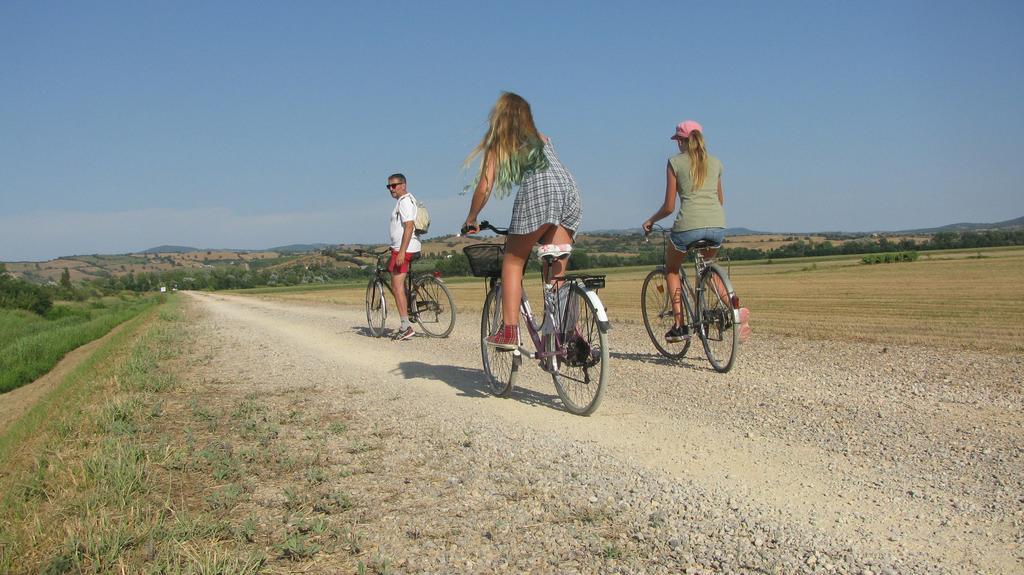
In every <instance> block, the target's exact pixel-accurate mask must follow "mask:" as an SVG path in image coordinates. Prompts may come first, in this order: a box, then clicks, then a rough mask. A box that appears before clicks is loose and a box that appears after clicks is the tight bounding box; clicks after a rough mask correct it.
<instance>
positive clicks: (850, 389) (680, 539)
mask: <svg viewBox="0 0 1024 575" xmlns="http://www.w3.org/2000/svg"><path fill="white" fill-rule="evenodd" d="M188 298H189V301H190V305H191V306H192V307H193V309H194V310H195V311H197V312H198V313H197V314H195V316H194V317H197V318H198V320H197V324H196V326H195V328H196V330H197V331H196V333H197V334H198V338H199V340H198V341H199V342H200V343H201V344H202V345H204V346H208V349H209V352H210V353H211V354H212V356H213V358H214V361H213V362H212V363H211V364H210V365H209V366H208V367H207V368H206V369H208V370H209V373H208V374H207V375H208V377H210V378H211V379H217V380H219V381H221V382H224V381H228V382H231V383H232V384H234V385H237V386H238V388H239V389H240V390H244V391H246V392H249V393H267V394H273V393H277V392H281V391H283V390H288V389H293V388H296V387H302V388H303V389H305V390H306V393H307V394H308V395H309V400H310V405H311V406H315V408H316V409H322V410H324V411H330V410H337V409H359V410H360V411H361V412H363V413H369V414H372V416H373V417H377V418H379V419H380V421H381V425H382V426H384V427H393V428H395V429H398V430H400V434H401V436H402V437H403V438H404V441H394V442H390V443H389V444H388V449H389V450H394V451H396V453H393V454H392V456H394V457H400V456H405V457H409V458H419V460H420V461H421V463H423V464H424V465H426V466H428V467H431V468H434V469H437V470H439V471H438V473H441V474H442V475H445V476H446V477H448V479H447V483H448V487H450V488H451V489H447V490H445V489H438V490H437V492H436V493H434V494H433V495H432V496H431V498H428V499H429V501H427V502H426V503H424V501H423V500H422V497H426V496H425V495H424V494H423V492H419V493H417V494H413V493H410V492H409V491H408V487H406V491H405V492H403V491H402V490H401V487H400V486H399V487H395V490H396V491H395V493H392V496H391V497H390V498H389V500H388V501H389V508H388V509H389V511H388V513H389V514H390V515H388V514H385V515H388V516H389V517H392V519H394V523H395V525H399V524H400V525H405V526H406V527H403V528H398V527H394V526H393V525H392V524H391V523H392V522H390V521H389V522H383V523H381V524H380V527H379V533H378V536H379V537H381V538H385V539H386V538H387V537H389V535H388V534H389V533H393V534H397V535H394V537H396V538H401V535H400V534H401V533H403V532H404V533H406V534H408V533H409V530H408V529H409V528H408V527H407V526H408V525H409V524H411V523H415V522H427V523H423V525H426V526H429V525H431V524H430V523H429V522H430V521H434V522H446V521H447V522H448V523H449V524H450V523H452V522H458V523H459V524H460V525H465V526H469V527H467V528H466V529H465V530H463V531H462V532H461V533H468V532H470V531H471V530H472V526H473V525H474V524H479V525H481V527H480V528H479V529H477V530H476V531H475V532H474V535H473V536H472V538H470V539H471V540H467V541H462V538H461V537H460V538H459V539H460V540H459V541H458V542H451V541H449V542H448V543H447V544H440V545H435V544H433V543H431V544H429V545H428V544H427V543H426V542H423V540H421V539H419V538H412V536H411V535H409V536H408V538H407V539H405V540H403V541H401V542H396V545H395V550H394V551H393V553H395V554H398V555H401V554H402V553H403V552H404V553H406V554H407V555H409V557H407V558H406V561H405V562H404V563H400V564H401V565H404V566H405V569H407V570H409V571H417V570H432V571H438V570H446V567H447V568H448V569H450V568H451V566H452V565H463V566H468V567H466V568H465V569H464V570H466V571H477V570H482V571H489V570H500V567H504V568H505V569H511V570H523V569H525V567H529V568H530V569H534V570H539V571H545V570H552V571H573V570H579V571H581V572H588V569H587V566H586V561H585V560H583V559H580V556H579V555H578V554H577V555H575V556H564V557H563V556H559V557H560V559H559V562H558V563H557V568H556V567H553V566H552V565H553V564H552V563H551V561H552V560H551V559H550V557H551V554H552V553H557V550H558V549H559V547H561V548H567V547H573V546H574V545H576V546H577V547H580V548H582V547H585V546H586V545H592V543H587V542H586V541H583V540H584V539H586V537H585V536H584V535H583V533H584V532H587V530H588V529H591V528H592V527H594V525H597V527H596V528H597V529H598V530H599V531H600V529H604V531H601V532H600V533H599V535H600V536H601V537H604V540H606V541H613V542H614V541H621V542H622V543H621V545H620V544H618V543H616V544H615V545H612V546H608V544H606V546H605V547H604V550H605V555H606V557H605V558H606V559H608V560H610V561H612V563H613V564H615V565H619V566H622V567H623V570H624V571H626V572H704V571H707V570H711V571H723V572H778V573H792V572H798V571H805V572H823V573H824V572H841V573H887V572H892V573H915V572H920V573H924V572H986V573H1014V572H1017V573H1019V572H1021V571H1022V570H1024V479H1022V478H1024V441H1022V440H1024V414H1022V410H1021V408H1022V406H1024V397H1022V381H1024V360H1022V358H1020V357H1007V356H996V355H985V354H978V353H953V352H949V351H941V350H934V349H925V348H899V347H893V346H888V347H883V346H877V345H875V346H863V345H855V344H848V343H843V342H811V341H803V340H798V339H778V338H771V339H769V338H763V337H758V336H755V337H754V338H753V339H752V340H751V341H750V342H749V343H748V344H746V345H744V346H743V347H742V349H741V356H740V358H739V360H738V365H737V367H736V368H735V369H733V371H732V372H731V373H729V374H725V375H721V374H717V373H714V372H713V371H711V370H710V366H709V365H708V364H707V362H706V361H704V360H703V359H701V358H700V357H698V351H699V350H698V349H696V348H699V345H698V346H696V348H691V351H690V354H689V358H688V359H685V360H683V361H681V362H674V363H673V362H668V361H664V360H662V359H661V358H659V357H658V356H657V355H656V354H655V352H654V350H653V347H652V346H651V345H650V342H649V341H648V339H647V336H646V334H645V333H644V331H643V327H642V326H636V325H616V326H615V328H614V329H613V331H612V332H611V334H610V346H611V350H612V361H611V367H612V370H613V371H612V373H611V378H610V382H611V384H610V386H609V389H608V391H607V393H606V396H605V399H604V402H603V404H602V405H601V407H600V409H599V410H598V411H597V413H596V414H595V415H593V416H592V417H588V418H582V417H577V416H573V415H570V414H568V413H566V412H565V411H563V410H562V409H561V408H560V405H559V400H558V398H557V395H556V394H555V393H554V388H553V386H552V385H551V381H550V379H549V378H548V377H546V376H545V375H544V374H543V372H541V371H540V369H539V368H537V367H535V366H532V365H530V364H529V363H527V364H525V365H524V371H523V374H524V375H523V376H522V377H521V378H520V380H519V383H520V386H521V387H520V388H519V389H517V391H516V392H515V393H514V394H513V396H512V397H511V398H507V399H501V398H494V397H490V396H489V395H488V394H487V393H486V392H485V391H484V390H483V388H482V386H481V385H480V377H481V371H480V356H479V343H478V342H479V339H478V337H479V336H478V325H479V318H478V317H465V316H462V317H459V319H458V323H457V325H456V330H455V332H454V333H453V334H452V336H451V337H450V338H448V339H444V340H438V339H430V338H426V337H416V338H414V339H413V340H411V341H408V342H398V343H394V342H391V341H389V340H386V339H374V338H371V337H368V335H367V332H366V329H365V318H364V316H363V312H362V310H361V309H344V308H339V307H336V306H327V305H310V304H295V303H291V302H284V301H275V300H270V299H256V298H252V297H239V296H225V295H216V294H214V295H211V294H200V293H189V294H188ZM612 319H613V321H614V316H613V318H612ZM391 327H394V326H391ZM895 328H897V326H894V329H895ZM352 390H358V394H355V393H352ZM470 437H471V438H472V441H471V442H470V441H469V440H467V439H465V438H470ZM446 438H447V439H449V440H450V441H445V439H446ZM457 440H458V441H461V445H463V446H464V447H466V446H467V443H471V444H472V449H462V450H461V451H460V450H459V449H456V448H454V447H452V445H455V444H456V443H457ZM424 446H428V447H424ZM424 449H427V450H428V451H424ZM402 450H408V453H404V454H403V453H400V452H401V451H402ZM447 474H450V475H447ZM394 480H395V481H401V477H398V478H394ZM380 481H381V482H382V483H381V489H382V490H383V491H388V492H389V493H390V491H389V489H390V488H391V487H393V486H389V485H387V482H388V481H389V479H388V478H381V479H380ZM405 481H406V483H407V484H408V481H409V479H408V478H407V479H406V480H405ZM510 485H521V486H523V493H522V497H521V498H518V499H517V498H516V497H510V496H506V497H496V496H494V495H495V494H497V493H499V492H501V491H502V490H507V488H508V486H510ZM403 493H404V494H405V495H403ZM506 495H507V494H506ZM404 498H407V499H408V501H409V502H408V504H406V503H403V501H404ZM413 499H415V500H416V501H417V503H416V505H413V504H412V503H411V501H412V500H413ZM430 501H432V502H433V505H434V506H435V508H434V511H433V512H427V513H425V510H424V509H423V507H422V506H423V505H429V504H430ZM524 502H525V503H524ZM531 502H532V503H531ZM510 506H513V507H514V509H512V508H511V507H510ZM560 508H564V509H566V510H567V511H566V513H567V514H568V515H567V516H566V517H567V518H565V519H566V520H565V521H558V520H555V519H553V517H556V518H557V517H561V516H560V515H558V513H557V510H558V509H560ZM453 509H457V510H458V511H457V512H455V511H452V510H453ZM587 510H590V511H587ZM581 513H582V515H580V514H581ZM524 514H525V515H530V514H533V515H532V516H531V517H523V515H524ZM425 515H426V516H425ZM497 518H501V521H498V519H497ZM496 524H500V525H503V526H504V527H503V528H495V527H493V525H496ZM602 524H603V525H604V527H603V528H602V527H600V526H601V525H602ZM610 526H616V528H621V529H622V533H616V534H611V533H609V532H608V531H609V529H611V527H610ZM403 529H404V531H403ZM417 529H419V531H417V533H419V532H421V531H422V532H430V531H429V529H427V528H426V527H422V526H421V528H417ZM499 530H500V531H501V535H499ZM502 537H504V538H505V539H504V540H502ZM616 538H618V539H616ZM427 539H429V538H427ZM476 540H479V542H480V544H479V545H472V544H471V543H472V542H473V541H476ZM574 540H580V541H581V542H579V543H578V545H577V543H573V541H574ZM503 544H504V546H503ZM511 549H519V551H510V550H511ZM403 550H404V551H403ZM623 550H625V551H623ZM545 554H546V555H547V557H548V559H543V558H541V556H543V555H545ZM533 555H537V557H534V556H533ZM463 561H464V562H465V563H461V562H463ZM544 561H547V563H545V562H544ZM574 561H575V563H574ZM544 565H547V566H548V569H545V568H544V567H543V566H544ZM573 565H576V567H575V568H574V567H573ZM538 566H540V567H538ZM459 570H463V569H459Z"/></svg>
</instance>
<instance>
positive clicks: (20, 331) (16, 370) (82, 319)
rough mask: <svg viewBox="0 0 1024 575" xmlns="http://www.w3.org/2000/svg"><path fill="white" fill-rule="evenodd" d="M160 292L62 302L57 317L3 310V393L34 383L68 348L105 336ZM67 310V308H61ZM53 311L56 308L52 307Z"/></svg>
mask: <svg viewBox="0 0 1024 575" xmlns="http://www.w3.org/2000/svg"><path fill="white" fill-rule="evenodd" d="M157 300H158V296H152V297H146V298H138V299H130V300H128V301H122V300H119V299H114V300H113V301H111V302H110V303H109V304H108V303H104V302H93V303H92V305H89V304H84V305H83V304H79V305H72V304H68V305H60V306H57V307H55V308H54V310H58V311H56V312H53V313H51V314H50V315H52V316H55V317H56V318H57V319H52V320H48V319H46V318H43V317H40V316H37V315H34V314H26V313H24V312H21V311H17V310H0V393H3V392H7V391H10V390H12V389H16V388H18V387H21V386H22V385H25V384H27V383H31V382H32V381H34V380H35V379H36V378H37V377H39V376H41V375H43V374H45V373H46V372H48V371H50V369H52V368H53V366H54V365H56V364H57V362H58V361H60V359H61V358H62V357H64V355H65V354H66V353H68V352H69V351H71V350H73V349H75V348H77V347H79V346H81V345H84V344H86V343H89V342H90V341H93V340H95V339H98V338H100V337H103V336H104V335H106V334H107V333H108V332H110V330H112V329H113V328H114V327H116V326H118V325H119V324H121V323H123V322H124V321H126V320H128V319H131V318H133V317H135V316H137V315H138V314H140V313H142V312H143V311H145V310H147V309H149V308H151V307H152V306H153V305H154V304H156V302H157ZM60 310H65V311H60ZM51 311H53V310H51Z"/></svg>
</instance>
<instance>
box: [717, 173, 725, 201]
mask: <svg viewBox="0 0 1024 575" xmlns="http://www.w3.org/2000/svg"><path fill="white" fill-rule="evenodd" d="M718 205H720V206H724V205H725V194H724V193H722V174H718Z"/></svg>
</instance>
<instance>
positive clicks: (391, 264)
mask: <svg viewBox="0 0 1024 575" xmlns="http://www.w3.org/2000/svg"><path fill="white" fill-rule="evenodd" d="M419 255H420V254H419V253H417V252H405V261H402V262H399V261H398V250H396V249H395V248H391V260H390V261H388V271H389V272H391V273H393V274H407V273H409V264H410V263H412V260H414V259H416V258H418V257H419Z"/></svg>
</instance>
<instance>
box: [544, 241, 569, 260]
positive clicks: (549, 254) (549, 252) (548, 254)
mask: <svg viewBox="0 0 1024 575" xmlns="http://www.w3.org/2000/svg"><path fill="white" fill-rule="evenodd" d="M571 253H572V244H543V245H540V246H537V255H538V256H540V257H541V258H542V259H543V258H551V259H556V260H558V259H562V258H567V257H569V254H571Z"/></svg>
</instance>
